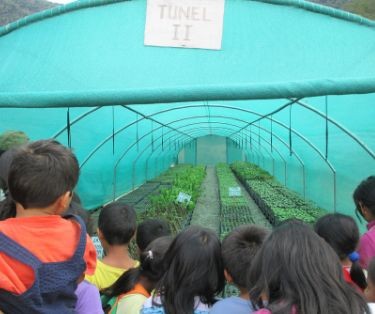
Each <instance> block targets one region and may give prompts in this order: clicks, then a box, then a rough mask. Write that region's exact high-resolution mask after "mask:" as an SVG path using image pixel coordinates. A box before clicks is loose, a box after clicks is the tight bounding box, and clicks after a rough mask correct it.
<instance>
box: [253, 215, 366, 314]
mask: <svg viewBox="0 0 375 314" xmlns="http://www.w3.org/2000/svg"><path fill="white" fill-rule="evenodd" d="M248 282H249V287H251V289H250V298H251V299H252V301H253V302H254V303H256V304H258V305H259V304H262V301H263V304H265V305H266V309H262V310H259V311H257V312H254V313H257V314H269V313H272V314H333V313H340V314H363V313H367V314H369V313H370V311H369V308H368V306H367V303H366V301H365V300H364V298H363V297H362V295H361V293H359V292H358V291H357V290H356V289H354V288H353V287H351V286H350V285H348V284H347V283H346V282H345V280H344V277H343V274H342V268H341V264H340V261H339V259H338V257H337V254H336V253H335V252H334V251H333V249H332V248H331V247H330V246H329V245H328V244H327V243H326V242H325V241H324V240H323V239H322V238H321V237H319V236H318V235H317V234H316V233H315V232H314V231H313V230H312V229H311V228H310V227H309V226H307V225H305V224H304V223H302V222H299V221H287V222H285V223H283V224H281V225H280V226H278V227H276V228H275V229H274V231H273V232H272V233H271V235H270V236H269V237H268V238H267V239H266V240H265V241H264V243H263V246H262V247H261V249H260V250H259V252H258V254H257V255H256V257H255V259H254V261H253V264H252V267H251V269H250V272H249V280H248ZM262 296H263V297H262Z"/></svg>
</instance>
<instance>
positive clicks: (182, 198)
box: [177, 192, 191, 203]
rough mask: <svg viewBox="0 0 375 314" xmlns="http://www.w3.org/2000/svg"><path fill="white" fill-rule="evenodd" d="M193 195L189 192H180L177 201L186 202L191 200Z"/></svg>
mask: <svg viewBox="0 0 375 314" xmlns="http://www.w3.org/2000/svg"><path fill="white" fill-rule="evenodd" d="M190 200H191V196H190V195H189V194H186V193H183V192H180V193H178V196H177V202H178V203H184V202H190Z"/></svg>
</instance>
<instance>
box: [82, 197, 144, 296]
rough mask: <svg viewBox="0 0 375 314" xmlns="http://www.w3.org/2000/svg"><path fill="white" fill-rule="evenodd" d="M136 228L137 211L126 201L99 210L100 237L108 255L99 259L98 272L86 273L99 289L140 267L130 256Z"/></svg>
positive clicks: (87, 277)
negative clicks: (130, 243)
mask: <svg viewBox="0 0 375 314" xmlns="http://www.w3.org/2000/svg"><path fill="white" fill-rule="evenodd" d="M135 229H136V214H135V211H134V209H133V208H131V207H129V206H127V205H125V204H122V203H119V202H116V203H111V204H109V205H107V206H105V207H104V208H103V209H102V211H101V212H100V215H99V219H98V237H99V240H100V242H101V243H102V246H103V249H104V251H105V254H106V255H105V257H104V258H103V259H102V260H98V261H97V266H96V270H95V274H94V275H92V276H86V280H87V281H89V282H91V283H92V284H94V285H95V286H96V287H97V288H98V289H99V290H103V289H105V288H108V287H109V286H111V285H112V284H113V283H114V282H115V281H116V280H117V279H118V278H119V277H120V276H121V275H122V274H123V272H125V271H126V270H128V269H129V268H133V267H137V266H138V264H139V263H138V262H136V261H135V260H133V259H132V258H131V257H130V255H129V242H130V240H131V239H132V237H133V236H134V233H135Z"/></svg>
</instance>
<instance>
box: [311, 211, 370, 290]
mask: <svg viewBox="0 0 375 314" xmlns="http://www.w3.org/2000/svg"><path fill="white" fill-rule="evenodd" d="M314 229H315V232H316V233H317V234H318V235H319V236H320V237H322V238H323V239H324V240H325V241H326V242H327V243H328V244H329V245H330V246H331V247H332V248H333V250H334V251H335V252H336V254H337V255H338V257H339V259H340V261H342V262H346V261H347V260H348V259H350V255H351V254H352V253H353V252H355V249H356V247H357V245H358V242H359V230H358V226H357V224H356V222H355V221H354V219H353V218H352V217H350V216H347V215H343V214H339V213H336V214H328V215H325V216H323V217H321V218H319V219H318V220H317V222H316V223H315V226H314ZM350 277H351V279H352V280H353V282H354V283H356V284H357V285H358V286H359V287H360V288H362V289H365V288H366V286H367V284H366V277H365V275H364V273H363V270H362V268H361V267H360V266H359V263H358V261H357V260H352V266H351V269H350Z"/></svg>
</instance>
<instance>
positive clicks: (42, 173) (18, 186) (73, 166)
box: [8, 140, 79, 209]
mask: <svg viewBox="0 0 375 314" xmlns="http://www.w3.org/2000/svg"><path fill="white" fill-rule="evenodd" d="M78 176H79V166H78V161H77V158H76V157H75V156H74V154H73V153H72V152H71V151H70V150H69V149H68V148H66V147H64V146H63V145H61V144H60V143H59V142H57V141H54V140H40V141H36V142H33V143H30V144H28V145H25V146H22V147H20V148H18V149H17V154H16V155H15V156H14V157H13V160H12V162H11V164H10V169H9V175H8V187H9V192H10V195H11V196H12V199H13V200H14V201H15V202H16V203H20V204H21V205H22V206H23V208H24V209H27V208H33V207H34V208H45V207H47V206H49V205H51V204H53V203H54V202H55V201H56V200H57V199H58V198H59V197H60V196H62V195H63V194H64V193H66V192H69V191H70V192H72V191H73V189H74V187H75V186H76V184H77V181H78Z"/></svg>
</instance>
